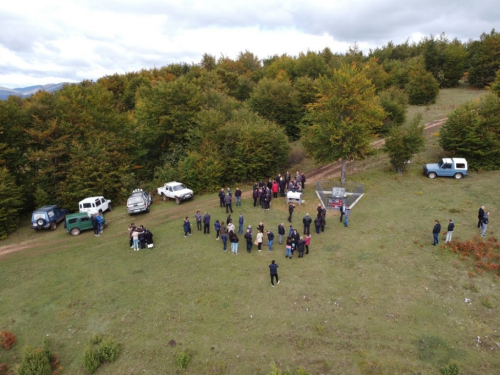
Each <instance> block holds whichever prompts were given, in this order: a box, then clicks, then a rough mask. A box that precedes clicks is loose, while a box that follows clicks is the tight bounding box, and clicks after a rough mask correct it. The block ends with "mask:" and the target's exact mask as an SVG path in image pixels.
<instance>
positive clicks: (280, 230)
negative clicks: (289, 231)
mask: <svg viewBox="0 0 500 375" xmlns="http://www.w3.org/2000/svg"><path fill="white" fill-rule="evenodd" d="M278 235H279V240H278V242H279V243H280V245H281V244H282V243H283V236H284V235H285V225H284V224H283V223H281V224H280V225H278Z"/></svg>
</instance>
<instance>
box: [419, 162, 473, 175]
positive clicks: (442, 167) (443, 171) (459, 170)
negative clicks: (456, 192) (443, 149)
mask: <svg viewBox="0 0 500 375" xmlns="http://www.w3.org/2000/svg"><path fill="white" fill-rule="evenodd" d="M424 174H425V175H426V176H427V177H429V178H436V177H455V178H456V179H457V180H458V179H461V178H462V177H464V176H467V160H465V159H464V158H443V159H441V161H440V162H439V163H437V164H426V165H425V166H424Z"/></svg>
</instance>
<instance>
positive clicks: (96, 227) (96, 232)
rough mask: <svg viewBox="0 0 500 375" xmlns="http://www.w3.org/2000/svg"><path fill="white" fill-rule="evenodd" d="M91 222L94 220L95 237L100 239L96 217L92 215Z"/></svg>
mask: <svg viewBox="0 0 500 375" xmlns="http://www.w3.org/2000/svg"><path fill="white" fill-rule="evenodd" d="M90 220H92V228H94V235H95V236H96V237H99V224H98V223H97V218H96V215H92V216H91V217H90Z"/></svg>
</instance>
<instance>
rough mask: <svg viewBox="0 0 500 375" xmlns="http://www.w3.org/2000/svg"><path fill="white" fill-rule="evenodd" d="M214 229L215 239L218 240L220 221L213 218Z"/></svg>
mask: <svg viewBox="0 0 500 375" xmlns="http://www.w3.org/2000/svg"><path fill="white" fill-rule="evenodd" d="M214 229H215V239H216V240H218V239H219V237H220V223H219V220H215V223H214Z"/></svg>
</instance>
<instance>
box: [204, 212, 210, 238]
mask: <svg viewBox="0 0 500 375" xmlns="http://www.w3.org/2000/svg"><path fill="white" fill-rule="evenodd" d="M203 234H210V215H209V214H208V212H205V216H203Z"/></svg>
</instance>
